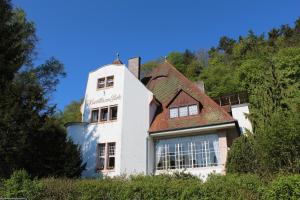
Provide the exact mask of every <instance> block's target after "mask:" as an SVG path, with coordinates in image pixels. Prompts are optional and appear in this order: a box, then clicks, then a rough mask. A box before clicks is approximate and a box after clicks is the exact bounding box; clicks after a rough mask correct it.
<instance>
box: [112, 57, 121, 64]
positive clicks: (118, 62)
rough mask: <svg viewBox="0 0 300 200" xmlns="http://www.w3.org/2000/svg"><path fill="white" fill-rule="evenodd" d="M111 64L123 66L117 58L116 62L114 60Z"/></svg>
mask: <svg viewBox="0 0 300 200" xmlns="http://www.w3.org/2000/svg"><path fill="white" fill-rule="evenodd" d="M112 64H114V65H123V63H122V61H121V60H120V59H119V58H117V59H116V60H114V61H113V62H112Z"/></svg>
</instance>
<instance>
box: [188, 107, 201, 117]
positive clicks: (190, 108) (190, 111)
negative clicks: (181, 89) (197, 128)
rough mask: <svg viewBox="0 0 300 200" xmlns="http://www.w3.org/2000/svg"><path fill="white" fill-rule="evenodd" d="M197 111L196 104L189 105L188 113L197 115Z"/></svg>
mask: <svg viewBox="0 0 300 200" xmlns="http://www.w3.org/2000/svg"><path fill="white" fill-rule="evenodd" d="M198 113H199V109H198V105H190V106H189V115H198Z"/></svg>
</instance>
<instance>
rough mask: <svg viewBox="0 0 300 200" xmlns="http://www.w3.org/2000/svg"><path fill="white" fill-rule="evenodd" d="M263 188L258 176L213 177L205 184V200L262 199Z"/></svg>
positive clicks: (232, 175) (230, 175) (228, 175)
mask: <svg viewBox="0 0 300 200" xmlns="http://www.w3.org/2000/svg"><path fill="white" fill-rule="evenodd" d="M262 188H263V182H262V181H261V179H260V177H258V176H257V175H251V174H244V175H241V174H227V175H226V176H222V175H211V176H209V177H208V179H207V181H206V182H205V184H204V188H203V189H204V191H203V192H204V198H203V199H207V200H208V199H209V200H221V199H224V200H225V199H226V200H227V199H233V200H237V199H241V200H242V199H249V200H252V199H253V200H254V199H260V197H261V195H262V192H261V190H262Z"/></svg>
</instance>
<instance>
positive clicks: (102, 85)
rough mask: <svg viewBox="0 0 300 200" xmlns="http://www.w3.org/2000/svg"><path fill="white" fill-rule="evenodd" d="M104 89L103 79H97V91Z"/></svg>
mask: <svg viewBox="0 0 300 200" xmlns="http://www.w3.org/2000/svg"><path fill="white" fill-rule="evenodd" d="M104 87H105V78H99V79H98V84H97V89H100V88H104Z"/></svg>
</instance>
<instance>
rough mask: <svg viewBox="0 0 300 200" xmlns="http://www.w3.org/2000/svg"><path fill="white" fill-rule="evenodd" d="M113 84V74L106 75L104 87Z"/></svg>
mask: <svg viewBox="0 0 300 200" xmlns="http://www.w3.org/2000/svg"><path fill="white" fill-rule="evenodd" d="M112 86H114V76H108V77H107V78H106V87H112Z"/></svg>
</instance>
